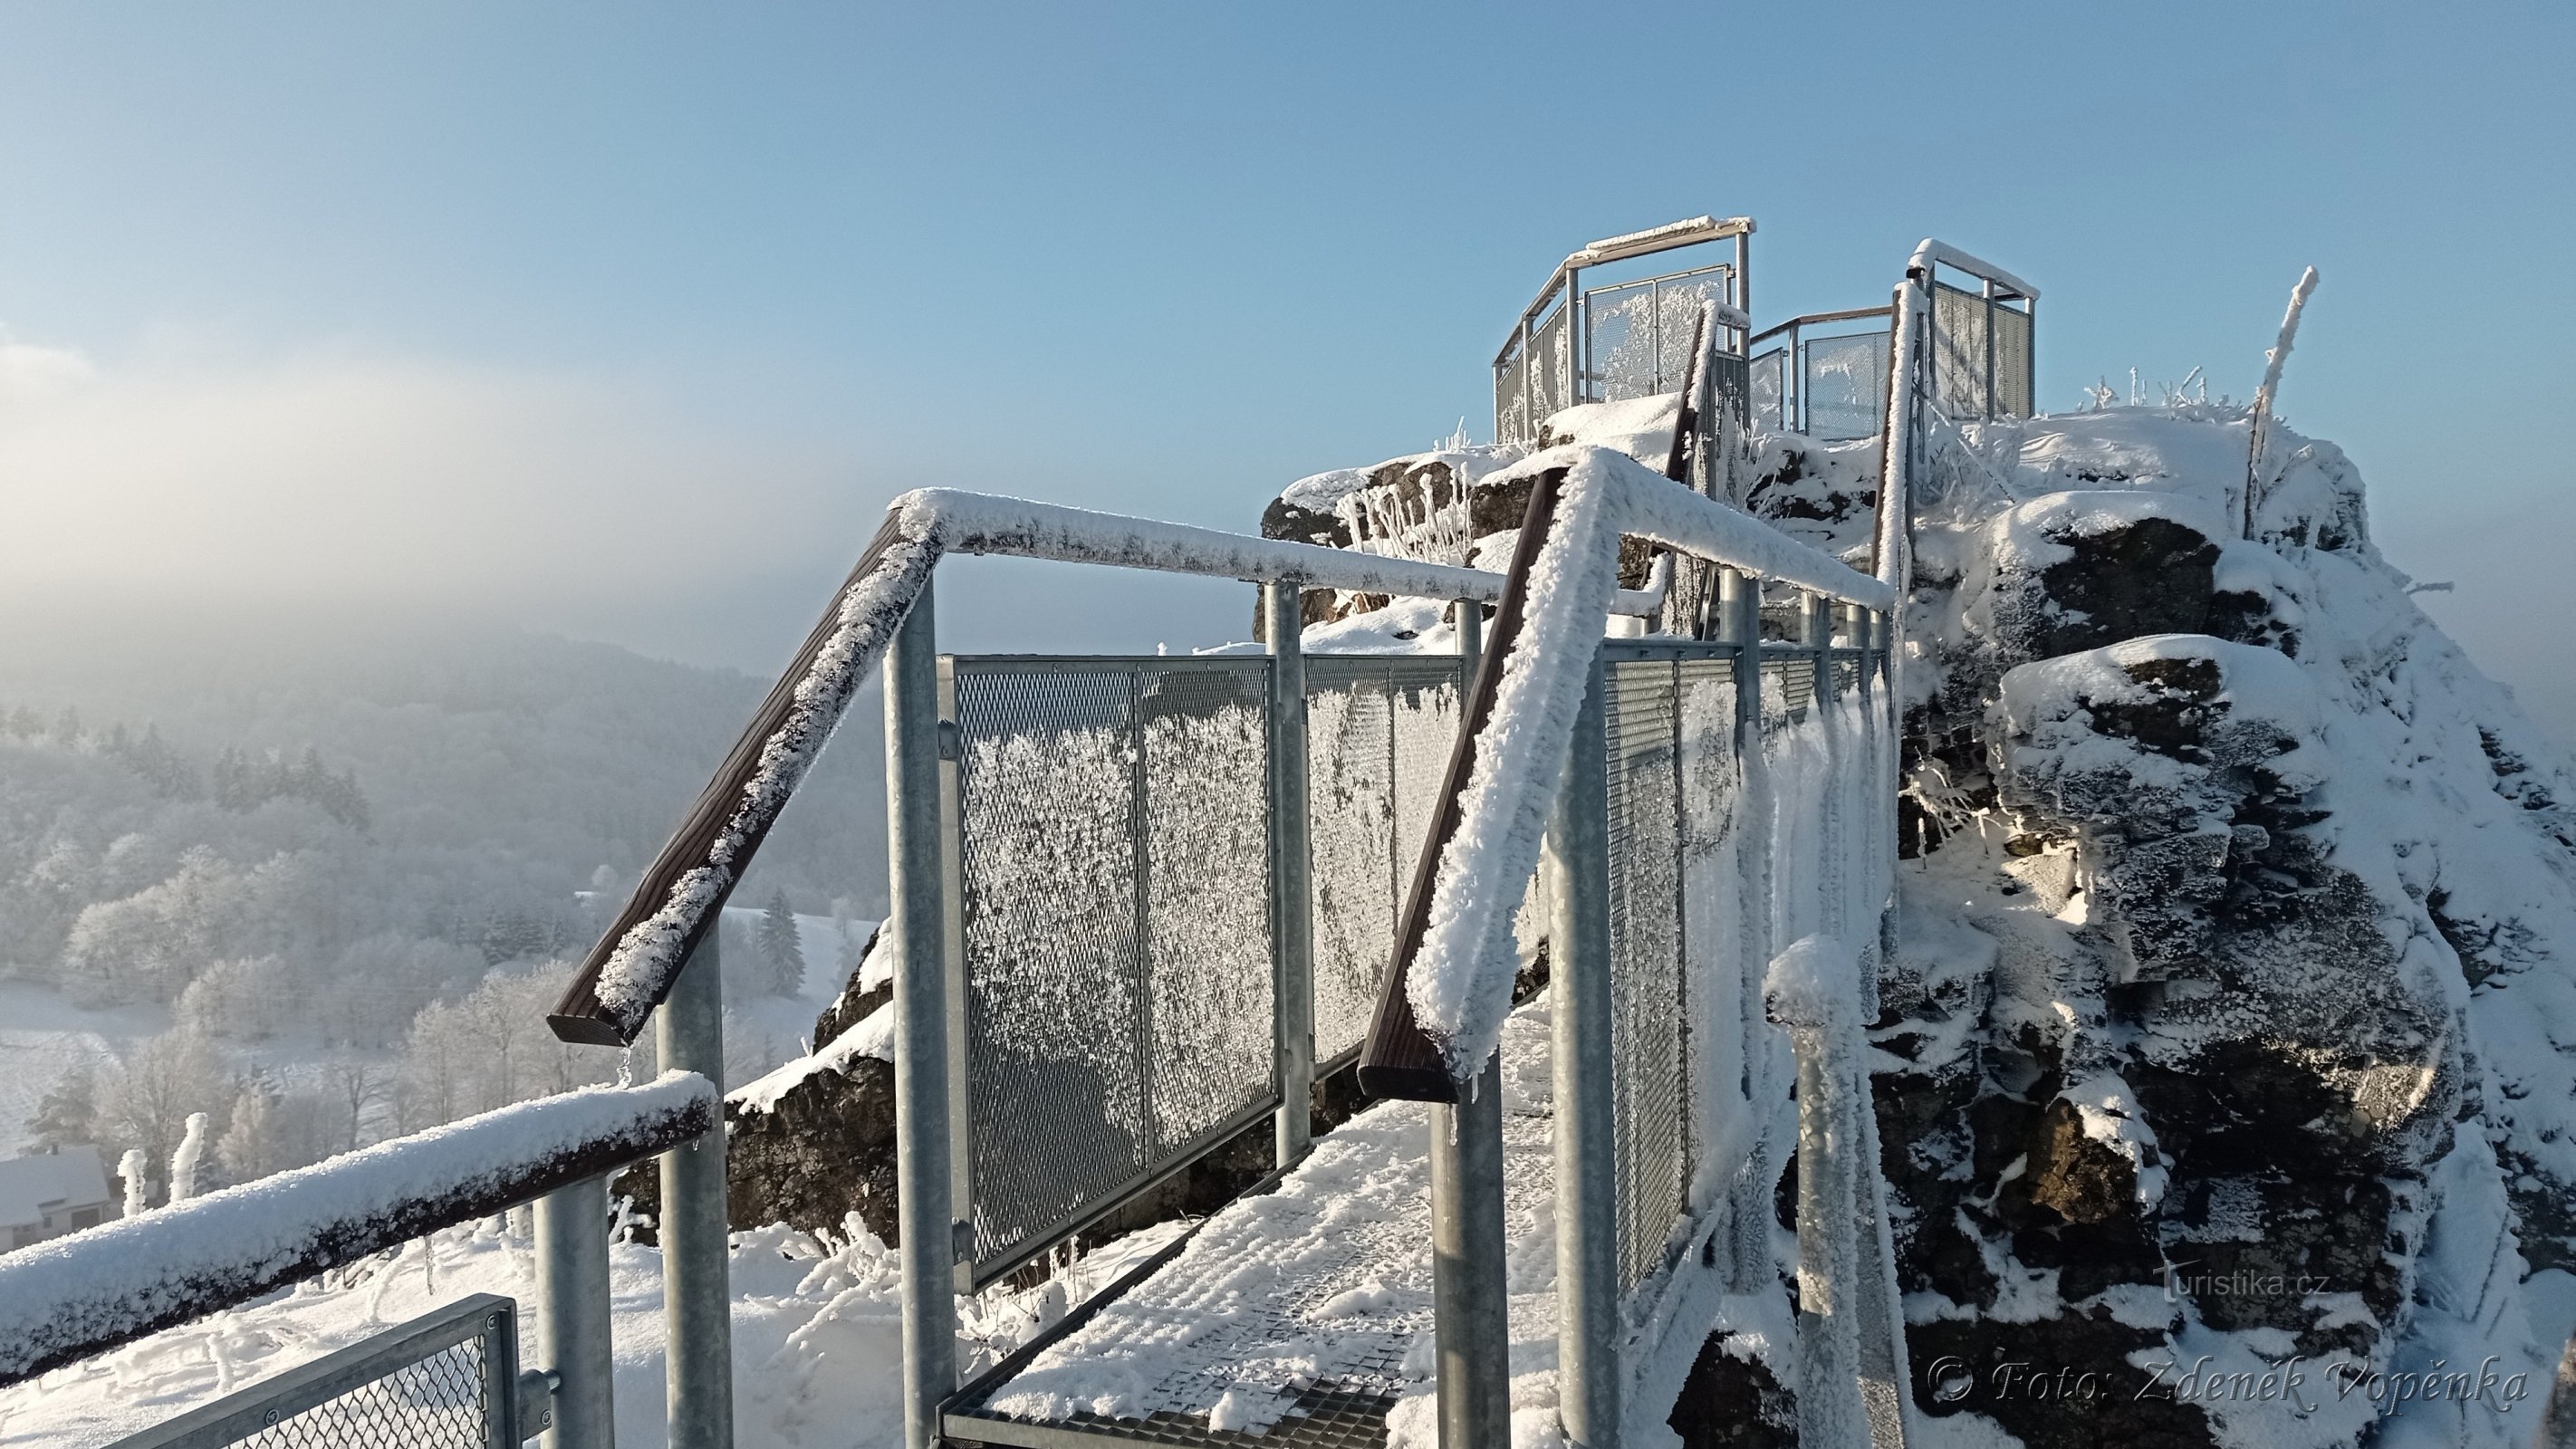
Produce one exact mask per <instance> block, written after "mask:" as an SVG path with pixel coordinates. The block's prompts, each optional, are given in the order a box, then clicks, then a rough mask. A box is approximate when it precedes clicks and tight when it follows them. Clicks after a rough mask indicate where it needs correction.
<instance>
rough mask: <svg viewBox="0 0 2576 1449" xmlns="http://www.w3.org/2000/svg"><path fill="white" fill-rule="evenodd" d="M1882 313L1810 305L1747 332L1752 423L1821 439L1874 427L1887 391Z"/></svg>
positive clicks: (1858, 434)
mask: <svg viewBox="0 0 2576 1449" xmlns="http://www.w3.org/2000/svg"><path fill="white" fill-rule="evenodd" d="M1888 316H1889V309H1888V308H1885V307H1856V308H1852V309H1850V310H1848V311H1842V312H1811V313H1808V314H1806V315H1805V316H1801V317H1792V318H1790V319H1789V320H1788V321H1786V322H1783V323H1780V324H1779V325H1777V326H1774V327H1766V328H1764V329H1763V330H1762V331H1760V332H1757V333H1755V334H1753V341H1752V343H1751V346H1752V348H1753V356H1752V358H1751V359H1750V360H1749V361H1748V362H1747V364H1746V370H1747V372H1748V374H1749V375H1750V377H1751V379H1752V383H1751V391H1752V414H1753V422H1754V425H1755V426H1756V427H1759V428H1762V429H1764V430H1766V431H1769V432H1775V433H1778V432H1787V433H1798V434H1802V435H1804V436H1806V437H1810V438H1814V439H1816V440H1817V441H1818V442H1825V443H1838V442H1845V441H1848V440H1850V439H1853V438H1866V437H1869V436H1870V435H1872V434H1874V433H1876V432H1877V431H1878V429H1879V424H1880V423H1881V422H1883V421H1884V417H1883V414H1882V408H1881V406H1880V405H1881V403H1882V402H1883V401H1884V399H1885V398H1886V396H1887V355H1888V352H1887V326H1888ZM1764 343H1769V344H1771V345H1769V346H1767V347H1766V346H1764V345H1763V344H1764Z"/></svg>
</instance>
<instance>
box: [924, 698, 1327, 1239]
mask: <svg viewBox="0 0 2576 1449" xmlns="http://www.w3.org/2000/svg"><path fill="white" fill-rule="evenodd" d="M1268 671H1269V661H1268V660H1266V659H1257V658H1247V659H1222V660H1191V661H1187V662H1181V661H1173V660H1166V659H1143V660H1123V659H1098V658H1091V659H1028V658H988V659H966V658H959V659H952V660H944V661H942V672H943V676H944V678H943V683H944V685H945V688H946V690H947V692H948V694H949V698H948V700H947V701H946V702H945V705H944V709H943V713H945V714H946V715H947V716H948V718H950V719H951V720H953V721H954V722H955V724H956V727H957V751H956V753H957V759H956V761H955V766H954V768H955V775H954V799H953V808H954V812H955V821H954V826H953V828H954V829H955V830H956V841H957V869H956V870H955V871H954V872H953V881H954V888H955V890H956V893H957V899H956V902H955V906H954V921H955V924H956V927H957V929H956V930H955V931H954V932H953V944H952V951H953V953H954V956H955V969H956V974H957V976H958V978H959V981H960V986H961V990H962V996H963V1002H962V1013H963V1017H964V1030H965V1042H964V1052H963V1061H964V1066H965V1072H966V1078H967V1081H966V1090H965V1092H964V1093H963V1096H964V1099H965V1103H966V1109H965V1110H966V1113H967V1116H966V1131H967V1142H966V1154H965V1155H966V1163H967V1167H966V1173H967V1188H968V1192H969V1201H970V1202H971V1203H972V1213H971V1217H970V1221H971V1223H972V1226H973V1243H972V1248H971V1252H972V1260H973V1263H974V1268H975V1275H976V1281H978V1282H979V1283H980V1282H983V1281H988V1280H989V1279H990V1278H991V1277H992V1276H995V1275H998V1274H1000V1273H1003V1272H1007V1271H1009V1270H1010V1268H1012V1267H1014V1266H1017V1265H1018V1264H1019V1263H1021V1262H1025V1261H1027V1260H1028V1259H1029V1258H1030V1257H1032V1256H1035V1255H1036V1254H1037V1253H1040V1252H1043V1251H1044V1250H1045V1249H1046V1248H1048V1247H1050V1246H1052V1245H1053V1244H1054V1243H1056V1242H1058V1241H1061V1240H1062V1238H1063V1237H1065V1236H1066V1235H1067V1234H1069V1233H1071V1232H1072V1231H1074V1230H1075V1229H1076V1228H1078V1227H1079V1226H1080V1225H1081V1224H1082V1223H1083V1222H1085V1221H1088V1220H1089V1219H1090V1218H1092V1217H1094V1216H1097V1215H1098V1214H1099V1213H1100V1212H1102V1211H1105V1210H1106V1209H1107V1208H1108V1207H1111V1206H1114V1205H1115V1204H1116V1203H1117V1202H1118V1201H1120V1200H1121V1199H1122V1198H1123V1196H1124V1195H1125V1194H1126V1193H1127V1192H1129V1191H1132V1190H1133V1189H1135V1188H1137V1187H1141V1186H1142V1185H1144V1184H1145V1183H1147V1182H1150V1181H1152V1180H1154V1179H1155V1178H1158V1177H1160V1176H1161V1175H1162V1174H1164V1173H1165V1172H1168V1171H1170V1170H1171V1169H1173V1168H1175V1167H1177V1166H1179V1165H1180V1164H1182V1163H1185V1162H1187V1161H1189V1160H1190V1159H1191V1158H1193V1157H1194V1156H1196V1155H1197V1154H1198V1153H1200V1152H1202V1151H1204V1150H1206V1149H1207V1148H1208V1147H1211V1146H1213V1145H1215V1143H1216V1142H1218V1141H1221V1140H1222V1139H1223V1138H1224V1137H1225V1136H1226V1135H1227V1134H1228V1133H1229V1132H1231V1131H1232V1130H1234V1129H1235V1128H1237V1127H1239V1126H1240V1125H1242V1124H1243V1123H1244V1122H1246V1121H1249V1120H1250V1119H1252V1118H1254V1117H1257V1116H1259V1115H1260V1114H1261V1113H1263V1112H1266V1111H1268V1110H1270V1108H1271V1107H1272V1106H1273V1105H1274V1104H1275V1099H1276V1090H1275V1084H1274V1079H1273V1071H1272V1066H1273V1060H1272V1029H1273V1023H1272V1016H1273V1002H1272V999H1271V982H1272V942H1271V930H1270V920H1269V902H1270V866H1269V849H1268V835H1269V791H1268V773H1267V772H1268V760H1269V743H1268V729H1267V723H1268V721H1267V713H1268V712H1267V703H1266V690H1267V680H1268Z"/></svg>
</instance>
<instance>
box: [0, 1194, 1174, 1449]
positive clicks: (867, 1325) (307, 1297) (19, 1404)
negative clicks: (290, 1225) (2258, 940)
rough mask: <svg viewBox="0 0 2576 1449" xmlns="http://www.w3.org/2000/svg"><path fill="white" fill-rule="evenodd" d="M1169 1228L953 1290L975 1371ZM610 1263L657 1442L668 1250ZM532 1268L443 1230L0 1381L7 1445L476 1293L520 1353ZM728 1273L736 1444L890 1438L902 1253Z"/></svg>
mask: <svg viewBox="0 0 2576 1449" xmlns="http://www.w3.org/2000/svg"><path fill="white" fill-rule="evenodd" d="M1175 1231H1177V1228H1176V1227H1166V1228H1160V1229H1154V1230H1151V1231H1148V1232H1144V1233H1139V1234H1136V1235H1135V1236H1133V1237H1132V1238H1129V1239H1126V1240H1123V1241H1121V1242H1119V1243H1117V1244H1113V1245H1111V1246H1110V1247H1109V1248H1107V1249H1104V1250H1102V1251H1101V1252H1099V1253H1095V1254H1093V1255H1091V1257H1089V1258H1088V1259H1086V1260H1084V1261H1083V1262H1081V1263H1079V1264H1075V1265H1073V1266H1072V1267H1071V1268H1069V1269H1067V1270H1066V1271H1065V1272H1064V1274H1063V1275H1062V1276H1061V1277H1060V1278H1059V1279H1058V1280H1056V1281H1053V1282H1050V1283H1048V1284H1042V1285H1040V1286H1039V1287H1037V1288H1035V1289H1032V1290H1029V1291H1028V1292H1025V1293H1018V1294H1005V1293H1000V1292H995V1293H993V1294H989V1295H987V1297H986V1298H985V1299H983V1300H975V1299H968V1300H963V1301H962V1304H961V1306H962V1307H964V1308H965V1309H966V1310H967V1312H966V1318H965V1323H966V1329H967V1333H968V1334H969V1336H970V1337H971V1338H972V1339H973V1340H974V1341H975V1343H976V1345H977V1346H978V1347H979V1348H980V1349H981V1350H982V1357H981V1359H980V1361H979V1362H976V1363H975V1367H977V1368H980V1367H982V1365H983V1364H989V1363H990V1362H991V1361H992V1360H993V1359H994V1358H995V1357H998V1356H999V1355H1000V1354H1001V1353H1003V1352H1007V1351H1008V1350H1009V1349H1010V1348H1012V1347H1014V1346H1016V1345H1017V1344H1018V1343H1019V1342H1020V1341H1021V1340H1023V1339H1024V1338H1026V1337H1027V1336H1028V1335H1029V1334H1030V1333H1032V1332H1034V1331H1035V1329H1036V1328H1037V1327H1038V1326H1039V1325H1040V1324H1041V1323H1042V1322H1044V1321H1050V1320H1049V1318H1048V1315H1049V1314H1050V1313H1055V1314H1060V1313H1061V1312H1062V1311H1063V1304H1064V1303H1065V1302H1066V1300H1067V1298H1068V1297H1071V1298H1073V1299H1074V1300H1075V1301H1079V1298H1080V1297H1081V1296H1082V1295H1083V1294H1085V1293H1088V1292H1090V1291H1092V1290H1094V1289H1096V1288H1097V1287H1099V1286H1100V1285H1102V1284H1105V1283H1107V1282H1109V1281H1110V1280H1111V1279H1113V1278H1114V1277H1116V1275H1117V1274H1119V1273H1121V1272H1124V1271H1125V1270H1126V1269H1127V1267H1129V1266H1131V1265H1132V1264H1133V1263H1134V1262H1135V1261H1136V1260H1137V1259H1138V1258H1140V1257H1142V1256H1143V1255H1145V1254H1149V1253H1151V1252H1152V1251H1153V1250H1154V1249H1156V1248H1158V1247H1160V1246H1161V1245H1162V1244H1163V1243H1165V1242H1167V1241H1169V1238H1170V1235H1171V1234H1172V1233H1173V1232H1175ZM609 1261H610V1274H611V1277H610V1286H611V1291H612V1293H613V1295H614V1300H613V1302H614V1312H615V1322H614V1327H613V1331H614V1334H615V1338H616V1344H617V1385H616V1390H617V1440H618V1443H619V1444H621V1445H623V1446H626V1449H656V1446H659V1445H661V1444H663V1443H664V1442H666V1440H665V1434H664V1426H663V1422H662V1396H663V1384H662V1375H663V1354H662V1344H663V1339H662V1289H661V1254H660V1253H658V1252H657V1251H655V1250H653V1249H651V1248H645V1247H639V1246H636V1245H634V1244H631V1243H619V1244H616V1245H615V1246H613V1247H612V1248H611V1249H610V1253H609ZM534 1271H535V1255H534V1253H533V1252H532V1251H531V1249H530V1248H529V1245H528V1244H527V1243H526V1242H525V1241H524V1240H522V1239H519V1238H515V1237H513V1236H512V1235H511V1234H510V1233H509V1232H508V1231H507V1230H506V1229H505V1228H504V1227H503V1226H501V1225H499V1224H496V1223H491V1222H483V1223H476V1224H472V1225H469V1226H465V1227H459V1228H455V1229H451V1230H449V1231H447V1232H442V1233H439V1234H437V1235H435V1236H434V1237H431V1238H427V1239H423V1240H421V1241H418V1242H415V1243H413V1244H412V1245H410V1246H409V1247H407V1248H405V1249H403V1250H402V1251H401V1252H400V1253H399V1254H398V1255H394V1256H391V1257H389V1258H382V1259H375V1260H371V1261H369V1262H367V1263H365V1264H362V1265H360V1266H358V1267H356V1268H354V1269H350V1270H344V1271H342V1272H339V1273H335V1274H332V1275H330V1276H328V1277H326V1278H323V1279H320V1280H316V1281H314V1282H311V1283H307V1284H304V1285H302V1286H300V1287H298V1288H295V1289H292V1290H290V1291H288V1292H286V1293H283V1294H281V1295H278V1296H277V1297H275V1298H273V1299H271V1300H270V1301H268V1302H265V1303H261V1304H258V1305H255V1306H252V1307H248V1308H242V1309H237V1310H234V1311H232V1312H229V1313H222V1314H217V1315H216V1316H214V1317H213V1318H210V1319H206V1320H204V1321H202V1322H199V1323H195V1324H191V1325H188V1326H186V1327H183V1328H176V1329H172V1330H169V1331H168V1332H165V1333H160V1334H156V1335H154V1336H153V1337H151V1338H148V1339H146V1340H144V1341H142V1342H140V1343H137V1344H134V1345H132V1346H130V1347H127V1348H124V1349H120V1350H118V1351H116V1352H114V1353H109V1354H105V1355H102V1356H100V1357H99V1358H97V1359H93V1360H90V1361H88V1362H85V1363H82V1364H79V1365H76V1366H74V1367H71V1368H66V1369H60V1370H57V1371H55V1372H53V1373H50V1374H46V1375H44V1376H42V1377H41V1378H39V1379H37V1380H36V1381H35V1382H33V1383H30V1384H22V1385H19V1386H18V1387H15V1388H11V1389H6V1390H0V1449H37V1446H42V1449H90V1446H94V1445H100V1444H105V1443H108V1442H110V1441H112V1440H114V1439H116V1438H117V1437H119V1436H121V1435H124V1434H129V1433H133V1432H135V1431H137V1430H139V1429H142V1428H144V1427H146V1426H148V1425H151V1424H155V1423H159V1422H161V1421H163V1420H166V1419H169V1418H171V1417H173V1416H175V1415H177V1414H180V1413H183V1412H185V1411H186V1410H188V1409H190V1408H193V1407H195V1406H197V1405H198V1404H201V1403H205V1402H207V1401H209V1400H211V1399H213V1398H214V1397H216V1396H218V1395H219V1394H222V1393H225V1392H229V1391H231V1390H234V1389H239V1388H242V1387H246V1386H248V1385H251V1384H253V1383H255V1382H256V1381H257V1380H259V1379H260V1378H262V1377H264V1376H266V1375H269V1374H274V1373H276V1372H278V1371H280V1370H282V1369H286V1368H290V1367H292V1366H294V1365H295V1364H298V1363H302V1362H305V1361H307V1360H309V1359H312V1358H314V1357H317V1356H319V1355H321V1354H324V1353H327V1352H330V1351H331V1350H333V1349H337V1348H341V1347H344V1346H346V1345H348V1344H351V1343H355V1342H357V1341H358V1340H360V1339H362V1338H364V1337H366V1336H367V1335H368V1334H370V1333H373V1332H375V1331H377V1330H379V1329H380V1328H383V1327H386V1326H390V1325H393V1324H397V1323H401V1322H404V1321H406V1320H408V1319H411V1318H414V1317H417V1316H419V1315H420V1314H422V1313H425V1312H427V1311H429V1310H430V1309H431V1308H433V1307H436V1306H437V1305H440V1304H443V1303H450V1302H454V1301H455V1300H457V1299H459V1298H463V1297H467V1296H470V1295H472V1294H476V1293H498V1294H502V1295H505V1296H508V1297H512V1298H516V1299H517V1300H518V1301H519V1303H520V1305H521V1313H522V1319H521V1328H520V1331H521V1335H522V1340H521V1341H522V1344H523V1351H525V1349H524V1346H525V1345H527V1344H528V1343H529V1342H530V1340H529V1338H528V1335H529V1334H530V1333H532V1331H533V1330H532V1328H531V1326H530V1324H529V1321H528V1320H527V1318H526V1317H525V1315H526V1314H527V1313H528V1311H529V1305H531V1304H533V1303H534V1302H535V1295H536V1282H535V1277H534ZM732 1272H733V1290H734V1314H733V1324H734V1405H735V1417H736V1420H737V1425H736V1429H737V1433H736V1442H738V1443H739V1444H741V1445H742V1446H743V1449H807V1446H819V1445H832V1446H871V1449H873V1446H879V1445H893V1444H895V1443H897V1442H899V1441H900V1439H901V1437H902V1420H903V1414H902V1407H901V1403H900V1401H899V1400H898V1398H897V1397H896V1395H897V1391H898V1384H899V1382H900V1379H899V1375H898V1372H897V1366H898V1364H899V1363H900V1362H901V1359H902V1349H901V1319H902V1302H901V1299H902V1294H901V1290H900V1287H899V1282H898V1268H897V1264H896V1261H895V1258H894V1255H893V1254H892V1253H891V1252H890V1251H888V1250H887V1249H886V1248H885V1247H884V1245H883V1244H881V1243H879V1242H877V1240H876V1239H874V1238H872V1237H869V1236H866V1235H865V1234H864V1233H861V1234H860V1235H858V1236H857V1237H856V1238H855V1239H854V1240H852V1241H848V1242H838V1243H824V1242H819V1241H817V1240H816V1239H814V1238H812V1237H810V1236H808V1235H806V1234H803V1233H798V1232H794V1231H792V1230H790V1229H786V1228H778V1227H771V1228H764V1229H759V1230H756V1231H753V1232H747V1233H739V1234H736V1235H735V1240H734V1250H733V1259H732Z"/></svg>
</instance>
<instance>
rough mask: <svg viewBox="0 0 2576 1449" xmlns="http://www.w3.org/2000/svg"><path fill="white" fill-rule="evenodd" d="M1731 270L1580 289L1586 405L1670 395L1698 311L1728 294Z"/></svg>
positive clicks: (1683, 369) (1686, 364) (1683, 370)
mask: <svg viewBox="0 0 2576 1449" xmlns="http://www.w3.org/2000/svg"><path fill="white" fill-rule="evenodd" d="M1733 289H1734V268H1732V267H1726V266H1717V267H1707V268H1702V269H1700V270H1697V271H1691V272H1680V273H1676V274H1674V275H1671V276H1664V277H1647V278H1643V279H1641V280H1638V281H1634V282H1622V283H1619V284H1617V285H1615V286H1608V287H1595V288H1592V289H1590V290H1588V291H1586V292H1585V293H1584V294H1583V323H1584V336H1585V347H1584V352H1585V355H1586V356H1587V357H1588V358H1590V359H1591V370H1590V375H1589V376H1587V377H1586V378H1585V379H1584V385H1583V387H1582V389H1581V393H1582V398H1583V400H1584V401H1586V402H1619V401H1622V400H1624V399H1627V398H1639V397H1652V396H1654V395H1655V394H1657V393H1666V392H1676V391H1679V390H1680V388H1681V385H1682V379H1683V378H1684V377H1686V376H1688V375H1689V372H1690V351H1691V336H1692V333H1693V331H1694V329H1695V328H1696V327H1697V326H1698V323H1699V314H1700V309H1701V308H1702V307H1703V306H1704V305H1706V304H1707V303H1709V302H1725V301H1727V300H1728V299H1729V298H1730V297H1731V296H1732V295H1733Z"/></svg>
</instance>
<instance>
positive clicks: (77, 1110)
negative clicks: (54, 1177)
mask: <svg viewBox="0 0 2576 1449" xmlns="http://www.w3.org/2000/svg"><path fill="white" fill-rule="evenodd" d="M27 1132H28V1134H29V1135H30V1136H32V1137H33V1138H34V1139H35V1143H36V1147H37V1149H38V1150H40V1151H44V1152H53V1151H56V1150H58V1149H61V1148H65V1147H71V1146H75V1145H77V1144H80V1143H86V1142H96V1141H97V1140H98V1083H97V1080H96V1079H95V1078H94V1077H92V1076H91V1075H90V1069H89V1068H88V1067H87V1066H74V1067H73V1068H71V1069H70V1070H69V1071H66V1072H64V1073H63V1076H62V1080H61V1081H58V1082H56V1083H54V1089H53V1090H52V1091H50V1092H47V1093H46V1094H45V1096H44V1100H43V1101H40V1102H38V1103H37V1104H36V1115H35V1116H33V1117H30V1118H28V1119H27Z"/></svg>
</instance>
